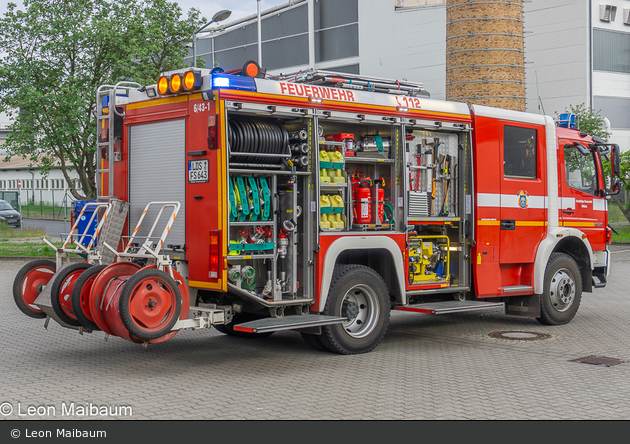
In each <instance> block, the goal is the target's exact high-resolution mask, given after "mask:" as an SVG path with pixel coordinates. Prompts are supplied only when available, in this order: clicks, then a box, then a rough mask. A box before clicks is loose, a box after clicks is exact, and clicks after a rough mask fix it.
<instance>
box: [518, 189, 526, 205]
mask: <svg viewBox="0 0 630 444" xmlns="http://www.w3.org/2000/svg"><path fill="white" fill-rule="evenodd" d="M517 196H518V206H519V207H521V208H522V209H525V208H527V198H528V197H529V193H528V192H527V191H525V190H521V191H519V192H518V194H517Z"/></svg>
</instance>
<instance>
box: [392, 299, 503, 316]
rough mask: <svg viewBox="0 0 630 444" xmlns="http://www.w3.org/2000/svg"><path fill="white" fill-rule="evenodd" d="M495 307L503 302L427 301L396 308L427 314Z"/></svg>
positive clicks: (499, 306)
mask: <svg viewBox="0 0 630 444" xmlns="http://www.w3.org/2000/svg"><path fill="white" fill-rule="evenodd" d="M495 308H503V302H484V301H441V302H427V303H423V304H415V305H406V306H404V307H396V308H395V310H400V311H411V312H414V313H426V314H446V313H461V312H464V311H480V310H490V309H495Z"/></svg>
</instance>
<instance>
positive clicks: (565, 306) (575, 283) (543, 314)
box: [537, 253, 582, 325]
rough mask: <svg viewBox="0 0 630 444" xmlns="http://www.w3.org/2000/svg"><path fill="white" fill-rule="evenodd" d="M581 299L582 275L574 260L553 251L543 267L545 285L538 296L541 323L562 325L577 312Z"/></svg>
mask: <svg viewBox="0 0 630 444" xmlns="http://www.w3.org/2000/svg"><path fill="white" fill-rule="evenodd" d="M581 300H582V276H581V274H580V269H579V268H578V266H577V264H576V263H575V260H573V258H572V257H571V256H569V255H567V254H564V253H553V254H552V255H551V257H550V258H549V262H548V263H547V268H546V269H545V286H544V292H543V294H542V297H541V298H540V317H539V318H537V319H538V321H539V322H540V323H541V324H545V325H562V324H566V323H568V322H569V321H570V320H571V319H573V317H574V316H575V314H576V313H577V310H578V307H579V306H580V301H581Z"/></svg>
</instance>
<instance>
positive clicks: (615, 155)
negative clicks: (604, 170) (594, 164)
mask: <svg viewBox="0 0 630 444" xmlns="http://www.w3.org/2000/svg"><path fill="white" fill-rule="evenodd" d="M611 154H612V158H611V163H610V164H611V166H612V175H613V177H621V155H620V154H619V145H613V146H612V148H611Z"/></svg>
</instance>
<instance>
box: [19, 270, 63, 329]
mask: <svg viewBox="0 0 630 444" xmlns="http://www.w3.org/2000/svg"><path fill="white" fill-rule="evenodd" d="M37 269H43V270H49V271H50V272H46V273H44V274H40V273H39V272H38V271H37ZM56 269H57V265H56V264H55V262H54V261H51V260H48V259H36V260H34V261H30V262H28V263H27V264H25V265H24V266H23V267H22V268H20V270H19V271H18V272H17V274H16V275H15V279H14V280H13V299H14V300H15V304H16V305H17V306H18V308H19V309H20V311H21V312H22V313H24V314H25V315H26V316H29V317H31V318H34V319H43V318H45V317H46V313H44V312H43V311H41V310H39V309H34V308H32V307H31V306H30V305H29V304H32V303H33V302H35V300H36V299H37V296H38V295H39V294H40V293H41V292H42V290H43V288H44V287H43V286H44V285H47V284H49V283H50V279H51V278H52V277H53V275H54V274H55V270H56ZM33 272H35V273H38V274H39V277H38V279H36V280H35V281H33V283H32V284H29V282H28V279H27V278H29V277H30V276H31V275H32V273H33ZM47 274H50V276H46V275H47ZM46 278H47V279H46ZM25 279H27V282H25ZM44 281H45V282H44ZM25 298H26V299H28V301H29V302H27V301H26V300H25Z"/></svg>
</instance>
